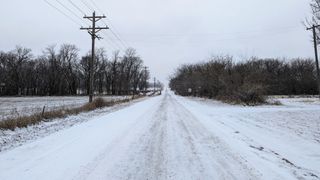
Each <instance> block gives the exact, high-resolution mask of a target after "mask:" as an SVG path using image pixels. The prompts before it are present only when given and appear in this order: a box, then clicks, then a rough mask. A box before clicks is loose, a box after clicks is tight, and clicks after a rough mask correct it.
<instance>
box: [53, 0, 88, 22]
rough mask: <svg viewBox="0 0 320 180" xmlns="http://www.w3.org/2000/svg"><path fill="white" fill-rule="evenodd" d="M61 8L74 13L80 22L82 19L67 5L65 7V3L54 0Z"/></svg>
mask: <svg viewBox="0 0 320 180" xmlns="http://www.w3.org/2000/svg"><path fill="white" fill-rule="evenodd" d="M56 1H57V2H58V3H59V4H60V5H61V6H62V7H63V8H65V9H66V10H67V11H69V12H70V13H71V14H72V15H74V16H75V17H77V18H78V19H80V21H81V22H82V21H83V19H81V18H80V17H79V16H78V15H77V14H76V13H75V12H74V11H72V10H71V9H70V8H69V7H67V6H66V5H64V4H63V3H61V2H60V1H59V0H56Z"/></svg>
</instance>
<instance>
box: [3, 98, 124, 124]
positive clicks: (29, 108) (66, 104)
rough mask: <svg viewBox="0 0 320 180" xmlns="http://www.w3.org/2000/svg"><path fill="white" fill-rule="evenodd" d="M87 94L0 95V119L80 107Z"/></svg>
mask: <svg viewBox="0 0 320 180" xmlns="http://www.w3.org/2000/svg"><path fill="white" fill-rule="evenodd" d="M103 98H104V99H105V100H107V101H108V100H119V99H123V98H127V96H104V97H103ZM87 102H88V97H87V96H44V97H0V121H1V120H5V119H8V118H14V117H18V116H26V115H31V114H35V113H41V112H42V110H43V107H44V106H45V110H46V111H51V110H59V109H65V108H74V107H80V106H82V105H84V104H85V103H87Z"/></svg>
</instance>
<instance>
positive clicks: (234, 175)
mask: <svg viewBox="0 0 320 180" xmlns="http://www.w3.org/2000/svg"><path fill="white" fill-rule="evenodd" d="M293 113H295V115H294V116H293V115H292V114H293ZM290 115H291V117H290ZM304 118H305V119H304ZM291 120H292V121H291ZM299 120H300V121H303V122H300V121H299ZM306 121H310V123H306ZM319 128H320V107H319V106H318V105H314V106H308V107H296V106H294V107H288V106H284V107H272V106H262V107H252V108H249V107H240V106H231V105H226V104H222V103H218V102H216V103H208V102H203V101H200V100H197V99H189V98H183V97H178V96H175V95H173V94H172V93H171V92H165V93H164V94H163V95H162V96H158V97H154V98H150V99H147V100H145V101H142V102H139V103H136V104H133V105H131V106H129V107H126V108H124V109H122V110H119V111H116V112H113V113H111V114H107V115H101V116H99V117H95V118H93V119H92V120H90V121H88V122H85V123H82V124H80V125H76V126H74V127H71V128H69V129H66V130H62V131H59V132H57V133H54V134H52V135H49V136H47V137H45V138H42V139H39V140H36V141H34V142H32V143H28V144H25V145H23V146H20V147H18V148H15V149H12V150H10V151H6V152H1V153H0V179H5V180H10V179H17V180H18V179H32V180H36V179H39V180H45V179H75V180H78V179H93V180H94V179H108V180H109V179H139V180H140V179H201V180H202V179H228V180H229V179H279V180H280V179H319V177H320V134H319V132H320V131H319V130H320V129H319Z"/></svg>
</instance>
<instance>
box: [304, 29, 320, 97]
mask: <svg viewBox="0 0 320 180" xmlns="http://www.w3.org/2000/svg"><path fill="white" fill-rule="evenodd" d="M318 27H320V25H313V26H312V27H310V28H307V30H311V29H312V34H313V45H314V54H315V60H316V69H317V81H318V91H319V98H320V70H319V60H318V42H317V39H318V36H317V32H316V28H318Z"/></svg>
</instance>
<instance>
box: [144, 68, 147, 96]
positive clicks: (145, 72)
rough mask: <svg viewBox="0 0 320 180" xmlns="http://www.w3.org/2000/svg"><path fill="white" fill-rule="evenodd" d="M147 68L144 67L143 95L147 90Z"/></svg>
mask: <svg viewBox="0 0 320 180" xmlns="http://www.w3.org/2000/svg"><path fill="white" fill-rule="evenodd" d="M147 68H148V67H147V66H145V67H144V95H146V94H147V88H148V84H147V73H148V72H147Z"/></svg>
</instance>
